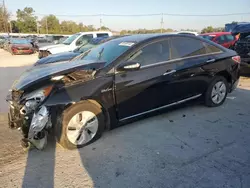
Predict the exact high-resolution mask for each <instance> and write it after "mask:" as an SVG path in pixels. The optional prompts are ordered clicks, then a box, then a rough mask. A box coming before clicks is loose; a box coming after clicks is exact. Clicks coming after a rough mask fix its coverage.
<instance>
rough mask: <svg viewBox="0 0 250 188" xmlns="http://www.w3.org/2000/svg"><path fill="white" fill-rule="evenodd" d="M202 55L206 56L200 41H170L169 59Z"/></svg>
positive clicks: (174, 39)
mask: <svg viewBox="0 0 250 188" xmlns="http://www.w3.org/2000/svg"><path fill="white" fill-rule="evenodd" d="M202 54H206V48H205V46H204V45H203V42H202V41H200V40H197V39H193V38H188V37H174V38H172V39H171V55H172V57H171V59H178V58H185V57H191V56H196V55H202Z"/></svg>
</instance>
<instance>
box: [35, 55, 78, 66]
mask: <svg viewBox="0 0 250 188" xmlns="http://www.w3.org/2000/svg"><path fill="white" fill-rule="evenodd" d="M79 54H80V53H76V52H62V53H58V54H52V55H49V56H47V57H44V58H42V59H39V60H38V61H37V62H36V63H35V65H42V64H48V63H54V62H58V61H67V60H70V59H72V58H74V57H76V56H78V55H79Z"/></svg>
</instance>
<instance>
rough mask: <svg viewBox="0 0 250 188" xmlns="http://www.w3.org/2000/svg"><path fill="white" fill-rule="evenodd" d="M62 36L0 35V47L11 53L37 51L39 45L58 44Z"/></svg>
mask: <svg viewBox="0 0 250 188" xmlns="http://www.w3.org/2000/svg"><path fill="white" fill-rule="evenodd" d="M66 39H67V37H64V36H45V37H37V36H35V35H29V36H25V37H24V36H23V37H21V36H0V48H3V49H5V50H7V51H9V52H10V53H11V54H13V55H15V54H32V53H34V52H36V51H38V49H39V47H42V46H45V45H46V46H47V45H51V44H59V43H62V42H63V41H64V40H66Z"/></svg>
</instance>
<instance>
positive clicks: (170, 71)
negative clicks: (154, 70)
mask: <svg viewBox="0 0 250 188" xmlns="http://www.w3.org/2000/svg"><path fill="white" fill-rule="evenodd" d="M175 72H176V70H167V71H166V72H165V73H164V74H163V76H166V75H169V74H173V73H175Z"/></svg>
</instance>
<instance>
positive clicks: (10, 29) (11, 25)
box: [10, 22, 12, 33]
mask: <svg viewBox="0 0 250 188" xmlns="http://www.w3.org/2000/svg"><path fill="white" fill-rule="evenodd" d="M10 33H12V25H11V22H10Z"/></svg>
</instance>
